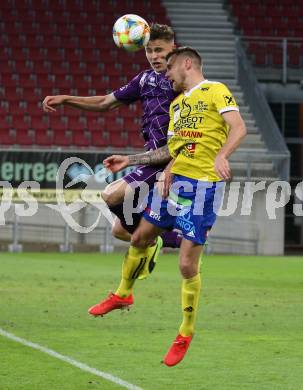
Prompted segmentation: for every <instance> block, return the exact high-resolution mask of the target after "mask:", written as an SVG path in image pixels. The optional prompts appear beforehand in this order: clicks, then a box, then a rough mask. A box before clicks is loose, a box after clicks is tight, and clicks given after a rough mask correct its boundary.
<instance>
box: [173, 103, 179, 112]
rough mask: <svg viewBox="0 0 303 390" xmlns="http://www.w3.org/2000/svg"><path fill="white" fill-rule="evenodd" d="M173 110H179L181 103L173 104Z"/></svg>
mask: <svg viewBox="0 0 303 390" xmlns="http://www.w3.org/2000/svg"><path fill="white" fill-rule="evenodd" d="M173 110H174V112H176V111H179V110H180V105H179V104H175V105H174V106H173Z"/></svg>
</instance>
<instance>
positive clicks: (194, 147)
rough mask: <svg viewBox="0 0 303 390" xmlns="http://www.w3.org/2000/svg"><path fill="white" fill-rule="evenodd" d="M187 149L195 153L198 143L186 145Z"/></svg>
mask: <svg viewBox="0 0 303 390" xmlns="http://www.w3.org/2000/svg"><path fill="white" fill-rule="evenodd" d="M186 149H187V150H188V152H189V153H192V154H193V153H195V151H196V144H188V145H186Z"/></svg>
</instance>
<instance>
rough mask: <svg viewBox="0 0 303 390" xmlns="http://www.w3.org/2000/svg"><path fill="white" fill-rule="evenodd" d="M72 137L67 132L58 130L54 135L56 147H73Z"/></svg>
mask: <svg viewBox="0 0 303 390" xmlns="http://www.w3.org/2000/svg"><path fill="white" fill-rule="evenodd" d="M71 141H72V137H71V135H70V134H68V133H67V132H66V131H65V130H63V131H59V130H57V131H56V132H55V133H54V145H58V146H71V145H72V142H71Z"/></svg>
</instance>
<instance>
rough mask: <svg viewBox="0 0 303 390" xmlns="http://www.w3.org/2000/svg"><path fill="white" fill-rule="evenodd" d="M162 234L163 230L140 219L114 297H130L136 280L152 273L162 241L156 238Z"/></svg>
mask: <svg viewBox="0 0 303 390" xmlns="http://www.w3.org/2000/svg"><path fill="white" fill-rule="evenodd" d="M162 232H163V229H161V228H159V227H157V226H154V225H153V224H151V223H150V222H147V221H146V220H145V219H144V218H142V219H141V221H140V223H139V226H138V228H137V229H136V231H135V232H134V234H133V235H132V237H131V245H130V246H129V249H128V251H127V253H126V255H125V258H124V262H123V265H122V277H121V281H120V284H119V287H118V289H117V291H116V292H115V294H116V295H118V296H119V297H121V298H126V297H128V296H130V295H131V294H132V293H133V286H134V284H135V281H136V279H144V277H146V276H148V274H149V273H151V272H152V270H153V268H154V266H155V262H156V259H157V257H158V255H159V252H160V249H161V247H162V240H161V239H160V238H159V237H158V236H159V235H160V234H161V233H162Z"/></svg>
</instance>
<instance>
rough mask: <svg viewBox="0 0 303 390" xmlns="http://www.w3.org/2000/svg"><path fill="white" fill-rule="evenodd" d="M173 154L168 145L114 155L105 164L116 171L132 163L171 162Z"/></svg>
mask: <svg viewBox="0 0 303 390" xmlns="http://www.w3.org/2000/svg"><path fill="white" fill-rule="evenodd" d="M171 158H172V157H171V156H170V154H169V151H168V147H167V145H165V146H162V147H161V148H159V149H156V150H150V151H149V152H145V153H139V154H133V155H130V156H121V155H113V156H110V157H107V158H106V159H105V160H104V161H103V164H104V166H105V168H107V169H109V170H110V171H111V172H113V173H115V172H118V171H120V170H121V169H123V168H126V167H128V166H132V165H161V164H165V163H167V162H169V161H170V160H171Z"/></svg>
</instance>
